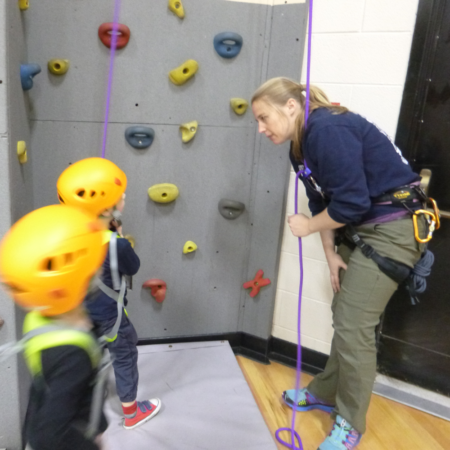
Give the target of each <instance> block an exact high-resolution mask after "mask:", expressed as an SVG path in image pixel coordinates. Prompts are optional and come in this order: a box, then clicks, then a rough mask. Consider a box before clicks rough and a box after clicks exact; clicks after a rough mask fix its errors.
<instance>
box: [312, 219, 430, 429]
mask: <svg viewBox="0 0 450 450" xmlns="http://www.w3.org/2000/svg"><path fill="white" fill-rule="evenodd" d="M419 225H420V228H421V229H422V230H421V231H422V233H421V236H423V235H424V222H419ZM356 231H357V233H358V234H359V236H360V237H361V238H362V239H363V240H364V241H365V242H366V243H367V244H370V245H371V246H372V247H373V248H374V249H375V250H376V251H377V252H378V253H379V254H380V255H381V256H388V257H390V258H392V259H395V260H396V261H400V262H402V263H404V264H406V265H408V266H410V267H413V266H414V264H415V263H416V262H417V261H418V260H419V258H420V255H421V253H422V251H423V250H424V246H423V244H418V242H417V241H416V240H415V238H414V231H413V223H412V219H410V218H406V219H401V220H396V221H393V222H388V223H384V224H368V225H361V226H359V227H357V228H356ZM338 253H339V255H341V257H342V259H343V260H344V261H345V263H346V264H347V266H348V267H347V270H346V271H344V270H341V273H340V280H341V281H340V284H341V290H340V292H338V293H336V294H335V295H334V298H333V303H332V306H331V309H332V312H333V328H334V335H333V341H332V344H331V353H330V357H329V359H328V362H327V364H326V367H325V370H324V372H323V373H321V374H319V375H317V376H316V377H315V378H314V379H313V380H312V381H311V383H310V384H309V386H308V390H309V391H310V392H311V393H312V394H313V395H314V396H315V397H317V398H318V399H321V400H324V401H326V402H327V403H330V404H332V405H336V409H335V413H334V414H339V415H340V416H341V417H343V418H344V419H346V420H347V421H348V422H349V423H350V424H351V425H352V426H353V427H354V428H356V430H358V431H359V432H360V433H364V432H365V431H366V414H367V410H368V408H369V403H370V397H371V394H372V388H373V383H374V380H375V375H376V346H375V327H376V326H377V325H378V323H379V321H380V316H381V314H382V313H383V311H384V309H385V308H386V305H387V303H388V302H389V299H390V298H391V296H392V294H393V293H394V292H395V291H396V290H397V287H398V285H397V283H396V282H395V281H393V280H392V279H390V278H389V277H388V276H387V275H385V274H384V273H383V272H381V271H380V269H379V268H378V266H377V264H376V263H375V262H374V261H373V260H371V259H369V258H366V257H365V256H364V255H363V254H362V253H361V250H360V249H359V248H357V247H356V248H355V249H352V248H350V246H349V245H346V244H345V243H344V244H341V245H340V246H339V248H338Z"/></svg>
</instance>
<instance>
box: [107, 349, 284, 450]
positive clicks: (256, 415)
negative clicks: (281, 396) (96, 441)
mask: <svg viewBox="0 0 450 450" xmlns="http://www.w3.org/2000/svg"><path fill="white" fill-rule="evenodd" d="M138 349H139V375H140V383H139V392H138V399H139V400H145V399H150V398H153V397H157V398H160V399H161V401H162V408H161V411H160V412H159V414H158V415H157V416H156V417H154V418H153V419H151V420H150V421H149V422H147V423H145V424H143V425H142V426H140V427H138V428H135V429H133V430H125V429H124V428H123V427H122V414H121V406H120V402H119V399H118V398H117V395H116V393H115V387H114V377H113V375H112V376H111V379H110V382H109V384H108V386H109V392H110V395H109V397H108V400H107V402H106V405H105V411H106V415H107V417H108V420H109V428H108V430H107V431H106V433H105V435H104V442H105V448H106V449H107V450H124V449H133V450H144V449H145V450H149V449H154V450H190V449H199V450H202V449H204V450H250V449H255V450H256V449H258V450H276V445H275V442H274V439H273V438H272V436H271V434H270V432H269V430H268V428H267V426H266V424H265V422H264V419H263V417H262V415H261V413H260V411H259V409H258V406H257V405H256V402H255V400H254V398H253V395H252V393H251V391H250V388H249V386H248V385H247V382H246V381H245V378H244V376H243V374H242V372H241V369H240V367H239V365H238V364H237V361H236V358H235V356H234V354H233V352H232V350H231V348H230V346H229V344H228V342H227V341H224V342H220V341H217V342H200V343H189V344H172V345H167V344H164V345H152V346H139V347H138Z"/></svg>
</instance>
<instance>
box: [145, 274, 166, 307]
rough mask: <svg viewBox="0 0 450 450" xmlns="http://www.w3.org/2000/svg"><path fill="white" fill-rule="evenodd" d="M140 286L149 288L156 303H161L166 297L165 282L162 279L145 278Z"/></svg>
mask: <svg viewBox="0 0 450 450" xmlns="http://www.w3.org/2000/svg"><path fill="white" fill-rule="evenodd" d="M142 287H143V288H150V289H151V294H152V296H153V297H154V298H155V300H156V301H157V302H158V303H162V302H163V301H164V299H165V298H166V291H167V284H166V282H165V281H163V280H159V279H158V278H152V279H151V280H147V281H146V282H145V283H144V284H143V285H142Z"/></svg>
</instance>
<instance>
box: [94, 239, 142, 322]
mask: <svg viewBox="0 0 450 450" xmlns="http://www.w3.org/2000/svg"><path fill="white" fill-rule="evenodd" d="M117 259H118V260H119V261H118V262H119V274H120V276H122V275H130V276H132V275H135V274H136V273H137V272H138V270H139V267H140V265H141V262H140V260H139V257H138V255H136V253H135V252H134V250H133V248H132V247H131V244H130V243H129V242H128V240H127V239H124V238H120V237H119V236H117ZM101 279H102V281H103V283H105V284H106V286H108V287H110V288H111V289H113V284H112V278H111V268H110V259H109V249H108V254H107V255H106V259H105V261H104V263H103V266H102V275H101ZM117 292H118V291H117ZM126 304H127V299H126V292H125V305H126ZM85 306H86V308H87V309H88V311H89V314H90V316H91V318H92V320H93V321H94V322H96V323H100V322H109V321H111V320H115V319H116V318H117V303H116V301H115V300H114V299H112V298H111V297H108V296H107V295H106V294H104V293H103V292H102V291H98V292H96V293H95V294H94V295H91V296H90V297H88V298H87V299H86V302H85Z"/></svg>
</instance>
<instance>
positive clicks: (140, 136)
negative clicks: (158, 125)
mask: <svg viewBox="0 0 450 450" xmlns="http://www.w3.org/2000/svg"><path fill="white" fill-rule="evenodd" d="M154 138H155V130H154V129H153V128H148V127H142V126H133V127H128V128H127V129H126V130H125V139H126V140H127V142H128V143H129V144H130V145H131V146H132V147H134V148H137V149H143V148H148V147H150V145H152V143H153V139H154Z"/></svg>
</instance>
